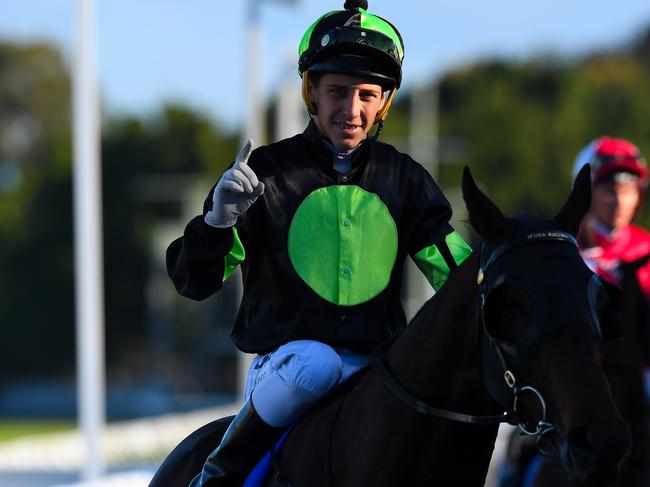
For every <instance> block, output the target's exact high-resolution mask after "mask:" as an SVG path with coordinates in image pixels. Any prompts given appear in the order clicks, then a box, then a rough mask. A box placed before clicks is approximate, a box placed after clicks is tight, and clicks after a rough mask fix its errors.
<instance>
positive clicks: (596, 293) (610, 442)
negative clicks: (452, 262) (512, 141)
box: [463, 166, 630, 486]
mask: <svg viewBox="0 0 650 487" xmlns="http://www.w3.org/2000/svg"><path fill="white" fill-rule="evenodd" d="M463 196H464V198H465V201H466V204H467V208H468V211H469V220H470V222H471V223H472V226H473V227H474V229H475V230H476V232H477V233H478V234H479V235H480V236H481V237H482V239H483V241H484V243H483V246H482V248H481V263H480V270H479V273H478V276H477V282H478V285H479V299H480V303H479V305H480V308H481V319H482V325H483V326H482V332H483V333H482V335H483V348H482V349H483V356H484V358H483V376H484V384H485V386H486V388H487V389H488V392H489V393H490V395H491V396H492V398H493V399H494V400H495V401H497V402H498V403H500V404H501V405H502V406H504V407H512V403H513V401H514V404H515V406H514V407H515V409H516V411H515V412H516V413H517V414H518V415H519V417H520V420H521V421H522V423H521V425H520V426H521V427H522V428H523V432H524V433H526V434H533V435H537V436H538V437H539V438H541V441H542V444H544V443H550V442H551V441H555V440H558V438H559V440H558V446H559V450H560V452H561V457H562V460H563V462H564V464H565V466H566V467H567V469H568V470H569V473H570V475H571V476H572V477H573V478H574V479H575V480H576V481H578V482H580V483H584V484H586V485H590V486H591V485H607V484H609V483H611V482H613V481H614V480H615V479H616V477H617V476H618V470H619V467H620V464H621V463H622V462H623V460H624V459H625V458H626V456H627V454H628V451H629V448H630V439H629V433H628V429H627V426H626V424H625V423H624V422H623V420H622V419H621V417H620V415H619V412H618V411H617V409H616V406H615V404H614V401H613V399H612V396H611V392H610V389H609V385H608V383H607V380H606V378H605V375H604V374H603V371H602V368H601V363H600V359H601V350H602V346H603V344H604V343H607V342H608V341H611V340H612V339H614V338H616V337H617V335H618V330H617V328H616V319H615V318H616V306H615V302H616V298H617V290H616V288H613V286H609V285H607V284H605V283H603V282H601V281H600V279H599V278H598V277H596V276H595V275H594V274H593V273H592V272H591V271H590V270H589V268H588V267H587V266H586V265H585V264H584V262H583V260H582V258H581V257H580V254H579V252H578V248H577V245H576V241H575V235H576V233H577V230H578V227H579V225H580V222H581V220H582V218H583V216H584V214H585V213H586V211H587V210H588V208H589V204H590V177H589V168H588V166H587V167H585V168H584V169H583V170H582V171H581V172H580V174H579V175H578V177H577V178H576V182H575V185H574V188H573V191H572V192H571V194H570V196H569V198H568V200H567V202H566V203H565V205H564V206H563V207H562V209H561V210H560V212H559V213H558V214H557V215H556V216H555V217H554V218H553V219H552V220H543V219H538V218H533V217H529V216H525V217H516V218H507V217H505V216H504V215H503V214H502V213H501V211H500V210H499V209H498V208H497V207H496V206H495V205H494V203H492V201H490V199H489V198H487V196H485V195H484V194H483V193H482V192H481V191H480V190H479V189H478V188H477V187H476V184H475V183H474V180H473V179H472V177H471V174H470V172H469V170H468V169H465V173H464V175H463ZM513 396H514V397H513ZM545 446H546V447H548V446H549V445H548V444H547V445H545Z"/></svg>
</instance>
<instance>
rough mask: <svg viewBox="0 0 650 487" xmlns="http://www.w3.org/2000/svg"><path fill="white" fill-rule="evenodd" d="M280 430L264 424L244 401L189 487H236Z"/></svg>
mask: <svg viewBox="0 0 650 487" xmlns="http://www.w3.org/2000/svg"><path fill="white" fill-rule="evenodd" d="M284 431H285V429H284V428H276V427H273V426H271V425H269V424H267V423H265V422H264V420H262V418H260V416H259V415H258V414H257V411H255V408H254V407H253V401H252V400H251V399H248V400H247V401H246V402H245V403H244V405H243V407H242V408H241V409H240V411H239V412H238V413H237V416H235V418H234V419H233V420H232V423H230V426H229V427H228V429H227V430H226V433H225V434H224V435H223V439H222V440H221V444H220V445H219V446H218V447H217V449H216V450H214V451H213V452H212V453H211V454H210V456H209V457H208V459H207V460H206V461H205V464H204V465H203V470H202V471H201V473H200V474H198V475H197V476H196V477H194V478H193V479H192V482H190V485H189V487H240V486H241V485H242V484H243V482H244V481H245V480H246V476H247V475H248V474H249V473H250V471H251V469H252V468H253V467H254V466H255V465H256V464H257V462H258V461H259V460H261V459H262V457H263V456H264V454H265V453H266V452H267V451H269V450H270V449H271V448H272V447H273V445H274V444H275V442H276V441H277V440H278V439H279V438H280V436H281V435H282V433H283V432H284Z"/></svg>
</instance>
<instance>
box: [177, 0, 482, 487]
mask: <svg viewBox="0 0 650 487" xmlns="http://www.w3.org/2000/svg"><path fill="white" fill-rule="evenodd" d="M367 8H368V4H367V2H366V1H359V0H357V1H352V0H348V1H347V2H346V4H345V6H344V10H337V11H332V12H329V13H326V14H324V15H323V16H321V17H320V18H319V19H318V20H316V21H315V22H314V23H313V24H312V25H311V26H310V27H309V28H308V29H307V31H306V32H305V34H304V36H303V38H302V41H301V42H300V47H299V62H298V71H299V74H300V76H301V77H302V82H303V98H304V101H305V104H306V106H307V110H308V112H309V114H310V119H311V120H310V122H309V124H308V126H307V128H306V129H305V131H304V132H303V133H301V134H298V135H296V136H294V137H291V138H289V139H285V140H282V141H279V142H276V143H273V144H270V145H267V146H263V147H259V148H257V149H255V150H252V141H250V140H249V141H248V142H247V143H246V144H245V146H244V148H243V149H242V150H241V152H240V153H239V155H238V156H237V157H236V159H235V162H234V164H233V165H232V166H231V167H230V168H229V169H228V170H227V171H226V172H225V173H224V174H223V175H222V176H221V178H220V179H219V181H218V182H217V184H216V185H215V186H214V187H213V189H212V190H211V191H210V193H209V195H208V197H207V198H206V200H205V204H204V208H203V214H202V215H199V216H197V217H195V218H194V219H192V220H191V221H190V222H189V223H188V225H187V227H186V228H185V231H184V234H183V236H182V237H180V238H178V239H177V240H175V241H174V242H172V243H171V245H170V246H169V248H168V250H167V270H168V273H169V275H170V277H171V279H172V281H173V283H174V285H175V287H176V289H177V290H178V292H179V293H180V294H182V295H184V296H187V297H189V298H192V299H196V300H201V299H204V298H207V297H208V296H210V295H212V294H213V293H214V292H216V291H218V290H219V289H220V288H221V285H222V282H223V281H224V280H225V279H226V278H227V277H228V276H229V275H230V274H231V273H232V271H233V270H234V269H235V267H236V266H237V265H241V270H242V276H243V283H244V291H243V297H242V302H241V305H240V308H239V312H238V315H237V318H236V321H235V324H234V327H233V331H232V339H233V341H234V343H235V345H236V346H237V347H238V348H239V349H240V350H242V351H244V352H249V353H255V354H256V356H255V357H254V359H253V362H252V364H251V367H250V369H249V372H248V377H247V385H246V391H245V398H246V401H245V403H244V405H243V407H242V409H241V410H240V411H239V413H238V414H237V415H236V417H235V419H234V420H233V422H232V423H231V425H230V427H229V428H228V430H227V431H226V434H225V435H224V437H223V440H222V441H221V444H220V445H218V447H217V448H216V449H215V450H214V452H213V453H212V454H211V455H210V456H209V457H208V459H207V461H206V463H205V465H204V467H203V471H202V472H201V473H200V474H199V475H197V477H196V478H194V479H193V481H192V483H191V485H192V486H197V485H215V486H226V485H227V486H231V485H241V483H242V481H243V478H244V476H245V475H246V473H247V472H248V470H249V469H250V468H252V467H253V466H254V464H255V463H256V462H257V461H258V460H260V459H261V457H262V456H263V454H264V453H265V452H266V451H268V449H269V448H270V447H271V446H272V444H273V443H274V442H275V441H277V439H278V438H279V436H280V434H281V433H282V432H283V431H284V430H285V429H286V428H287V426H289V425H291V424H292V423H294V422H295V421H296V420H297V419H299V418H300V417H301V416H302V415H303V414H304V413H305V412H306V411H307V410H308V409H309V408H310V407H311V406H312V405H313V404H314V403H315V402H316V401H317V400H318V399H319V398H321V397H322V396H323V395H324V394H325V393H326V392H327V391H329V390H331V389H332V388H333V387H335V386H336V385H337V384H340V383H341V382H342V381H344V380H346V379H347V378H348V377H350V375H352V374H353V373H355V372H357V371H359V370H360V369H361V368H363V367H365V366H366V365H367V364H368V363H369V362H370V355H371V354H372V352H373V350H374V349H375V348H376V347H377V346H378V344H380V343H381V342H383V341H385V340H387V339H389V338H390V337H392V336H395V335H397V334H399V333H400V332H401V331H403V330H404V328H405V327H406V319H405V314H404V310H403V308H402V305H401V301H400V290H401V282H402V266H403V263H404V260H405V259H406V257H407V256H410V257H411V258H412V259H413V260H414V261H415V262H416V264H417V265H418V267H419V269H420V270H421V271H422V272H423V273H424V274H425V275H426V277H427V278H428V280H429V282H430V283H431V285H432V286H433V288H434V289H436V290H437V289H439V288H440V286H442V285H443V284H444V283H445V281H446V279H447V277H448V275H449V273H450V272H451V271H452V270H453V269H454V268H456V267H457V266H458V265H459V264H460V263H461V262H463V260H465V259H466V258H467V257H468V256H469V254H470V253H471V249H470V248H469V246H468V245H467V244H466V243H465V242H464V241H463V239H462V237H461V236H460V235H459V234H458V233H457V232H456V231H454V229H453V228H452V227H451V225H450V224H449V219H450V217H451V207H450V204H449V202H448V201H447V199H446V198H445V197H444V195H443V194H442V192H441V191H440V189H439V188H438V186H437V185H436V183H435V182H434V181H433V179H432V178H431V176H430V175H429V173H428V172H427V171H426V170H425V169H424V168H423V167H422V166H421V165H420V164H418V163H417V162H415V161H414V160H413V159H411V158H410V157H409V156H408V155H406V154H403V153H400V152H398V151H397V150H396V149H395V148H394V147H392V146H391V145H389V144H385V143H382V142H379V141H378V140H377V137H378V135H379V132H380V130H381V127H382V124H383V120H384V118H385V117H386V114H387V113H388V109H389V106H390V102H391V100H392V98H393V95H394V94H395V91H396V90H397V89H398V88H399V86H400V83H401V80H402V60H403V58H404V45H403V42H402V38H401V36H400V34H399V32H398V31H397V29H396V28H395V27H394V26H393V25H391V24H390V23H389V22H388V21H386V20H384V19H383V18H381V17H379V16H376V15H373V14H371V13H369V12H368V11H367ZM373 127H375V130H374V133H372V134H371V131H372V129H373ZM215 446H217V445H215Z"/></svg>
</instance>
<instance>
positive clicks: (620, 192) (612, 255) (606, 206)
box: [573, 136, 650, 299]
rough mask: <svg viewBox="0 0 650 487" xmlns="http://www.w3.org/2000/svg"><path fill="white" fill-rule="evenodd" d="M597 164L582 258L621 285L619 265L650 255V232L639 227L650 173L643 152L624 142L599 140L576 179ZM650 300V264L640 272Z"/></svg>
mask: <svg viewBox="0 0 650 487" xmlns="http://www.w3.org/2000/svg"><path fill="white" fill-rule="evenodd" d="M585 164H590V165H591V176H592V181H593V189H592V201H591V210H590V211H589V213H588V215H587V216H586V217H585V219H584V220H583V222H582V227H581V229H580V233H579V235H578V243H579V244H580V247H581V249H582V250H581V252H582V257H583V259H584V260H585V262H586V263H587V265H588V266H589V267H590V268H591V269H592V270H593V271H594V272H596V273H597V274H598V275H600V276H602V277H603V278H604V279H607V280H608V281H610V282H612V283H614V284H620V279H621V276H620V271H619V265H620V263H621V262H632V261H634V260H636V259H639V258H641V257H643V256H645V255H648V254H650V233H648V232H647V231H646V230H644V229H643V228H641V227H639V226H637V225H633V224H632V220H633V219H634V217H635V216H636V215H637V213H638V212H639V208H640V207H641V204H642V202H643V199H644V194H645V190H646V187H647V185H648V168H647V166H646V162H645V160H644V158H643V156H642V155H641V152H640V151H639V149H638V147H636V146H635V145H634V144H632V143H631V142H629V141H627V140H624V139H615V138H611V137H606V136H604V137H599V138H597V139H595V140H594V141H592V142H591V143H590V144H589V145H587V146H586V147H585V148H584V149H582V151H580V153H579V154H578V157H577V158H576V162H575V165H574V170H573V173H574V176H575V175H576V174H577V173H578V171H579V170H580V169H581V168H582V166H584V165H585ZM637 278H638V282H639V286H640V288H641V290H642V291H643V293H644V294H645V296H646V297H647V298H648V299H650V263H648V264H645V265H644V266H642V267H641V268H640V269H639V270H638V273H637Z"/></svg>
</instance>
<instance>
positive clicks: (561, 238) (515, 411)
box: [372, 230, 577, 456]
mask: <svg viewBox="0 0 650 487" xmlns="http://www.w3.org/2000/svg"><path fill="white" fill-rule="evenodd" d="M540 242H554V243H560V244H564V245H571V246H573V247H575V248H576V249H577V242H576V239H575V237H573V235H571V234H569V233H566V232H562V231H556V230H552V231H541V232H530V233H526V234H524V235H523V236H521V237H519V238H517V239H515V240H513V241H508V242H505V243H503V244H501V245H499V246H497V247H495V248H494V249H491V250H488V247H487V246H486V245H485V244H483V245H482V247H481V257H480V267H479V272H478V276H477V284H478V286H479V294H478V298H479V308H480V309H479V311H480V312H479V322H480V326H481V327H482V331H483V336H484V337H485V339H486V340H485V341H484V344H485V343H486V342H487V343H489V345H490V347H489V348H490V350H492V351H493V352H494V355H496V358H497V360H498V363H499V365H500V368H501V371H502V374H503V381H504V384H505V386H506V388H507V390H508V391H509V394H508V395H509V397H508V398H507V400H506V401H504V400H505V399H506V398H505V397H504V400H500V401H497V402H498V403H499V404H502V406H503V407H504V408H505V409H506V411H505V412H503V413H501V414H496V415H472V414H466V413H460V412H455V411H448V410H445V409H440V408H436V407H434V406H431V405H429V404H426V403H425V402H424V401H421V400H420V399H418V398H417V397H415V396H414V395H413V394H412V393H410V392H409V391H407V390H406V389H405V388H404V386H403V385H402V384H400V383H399V381H398V380H397V379H396V378H395V376H394V375H393V374H392V373H391V372H390V370H389V369H388V366H387V365H386V363H385V361H384V360H383V358H382V355H383V353H381V352H382V351H385V349H386V348H388V347H386V346H384V347H382V348H383V350H381V351H380V353H376V354H375V356H374V359H373V361H372V368H373V370H374V371H375V372H376V373H377V375H378V376H379V377H380V378H381V379H382V381H383V382H384V384H385V385H386V386H387V387H388V389H389V390H390V391H391V392H392V393H393V394H394V395H395V396H397V397H398V398H399V399H400V400H402V401H403V402H404V403H406V404H407V405H409V406H410V407H411V408H413V409H415V410H416V411H417V412H418V413H421V414H425V415H430V416H435V417H439V418H444V419H448V420H452V421H459V422H463V423H469V424H480V425H485V424H500V423H507V424H510V425H513V426H517V427H518V429H519V432H520V433H521V434H522V435H525V436H531V437H536V439H537V442H538V447H539V449H540V453H542V454H544V455H546V456H551V454H550V453H549V452H545V451H543V450H542V448H541V440H542V438H546V437H547V435H551V434H555V433H556V432H557V430H556V428H555V426H554V425H553V424H552V423H551V422H549V421H548V420H547V406H546V401H545V399H544V396H543V395H542V393H541V392H540V391H539V390H538V389H536V388H535V387H533V386H529V385H524V386H519V385H517V379H516V377H515V374H514V372H513V370H512V367H510V366H509V365H508V361H507V360H506V358H505V355H504V350H503V345H502V344H501V343H500V342H499V340H497V339H495V338H493V337H491V336H490V335H489V334H488V332H487V328H486V325H485V320H484V315H483V308H484V306H485V302H486V297H487V295H488V294H489V291H490V289H488V286H487V274H488V270H489V269H490V268H491V267H492V266H493V265H494V263H495V262H496V261H497V260H498V259H499V258H501V257H502V256H503V255H504V254H506V253H508V252H510V251H512V250H513V249H516V248H520V247H522V246H525V245H531V244H535V243H540ZM389 345H390V344H389ZM484 348H485V346H484ZM483 353H484V354H486V353H487V350H483ZM484 382H485V379H484ZM488 388H489V387H488ZM524 395H532V396H533V397H534V398H535V399H536V400H537V401H538V402H539V405H540V407H541V411H542V414H541V419H539V420H538V421H537V422H536V424H535V426H534V428H530V427H529V425H528V424H527V423H526V422H525V421H524V420H522V419H521V415H520V411H519V407H520V402H521V397H522V396H524ZM504 404H509V405H508V406H505V405H504Z"/></svg>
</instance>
